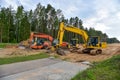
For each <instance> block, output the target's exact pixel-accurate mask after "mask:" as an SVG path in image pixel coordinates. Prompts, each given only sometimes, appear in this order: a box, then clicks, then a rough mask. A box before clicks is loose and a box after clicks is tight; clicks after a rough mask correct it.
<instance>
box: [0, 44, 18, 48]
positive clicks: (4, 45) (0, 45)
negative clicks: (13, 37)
mask: <svg viewBox="0 0 120 80" xmlns="http://www.w3.org/2000/svg"><path fill="white" fill-rule="evenodd" d="M7 45H17V43H0V48H5V47H6V46H7Z"/></svg>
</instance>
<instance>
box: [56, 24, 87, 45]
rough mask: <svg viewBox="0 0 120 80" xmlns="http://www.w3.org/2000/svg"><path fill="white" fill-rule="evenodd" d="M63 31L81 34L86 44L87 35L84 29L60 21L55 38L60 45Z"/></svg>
mask: <svg viewBox="0 0 120 80" xmlns="http://www.w3.org/2000/svg"><path fill="white" fill-rule="evenodd" d="M64 31H70V32H73V33H76V34H79V35H81V36H82V38H83V41H84V43H85V44H87V42H88V35H87V33H86V32H85V31H84V30H81V29H79V28H77V27H73V26H65V25H64V23H63V22H61V23H60V28H59V31H58V36H57V39H58V40H59V43H58V44H59V45H61V44H62V42H63V36H64Z"/></svg>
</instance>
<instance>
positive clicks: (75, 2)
mask: <svg viewBox="0 0 120 80" xmlns="http://www.w3.org/2000/svg"><path fill="white" fill-rule="evenodd" d="M39 2H40V3H41V4H42V5H43V6H46V5H47V4H51V5H52V6H53V7H55V8H56V9H61V10H62V11H63V14H64V16H65V17H66V18H70V17H76V16H78V17H79V18H80V19H82V20H83V25H84V26H85V27H88V28H89V27H94V28H95V29H96V30H101V31H103V32H105V33H107V34H108V36H109V37H117V38H118V39H119V40H120V32H119V30H120V0H0V5H1V7H8V6H9V5H12V6H13V8H14V9H16V8H17V6H18V5H23V6H24V8H25V10H30V9H35V8H36V5H37V4H38V3H39Z"/></svg>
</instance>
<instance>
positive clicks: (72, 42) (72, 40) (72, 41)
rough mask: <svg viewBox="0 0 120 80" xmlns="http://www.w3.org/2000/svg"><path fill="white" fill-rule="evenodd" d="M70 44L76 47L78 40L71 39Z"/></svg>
mask: <svg viewBox="0 0 120 80" xmlns="http://www.w3.org/2000/svg"><path fill="white" fill-rule="evenodd" d="M70 44H71V45H72V46H74V47H77V46H78V39H77V38H73V39H71V40H70Z"/></svg>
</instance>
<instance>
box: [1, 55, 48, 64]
mask: <svg viewBox="0 0 120 80" xmlns="http://www.w3.org/2000/svg"><path fill="white" fill-rule="evenodd" d="M47 57H49V55H48V54H46V53H40V54H35V55H29V56H20V57H11V58H0V65H2V64H10V63H15V62H23V61H28V60H35V59H42V58H47Z"/></svg>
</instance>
